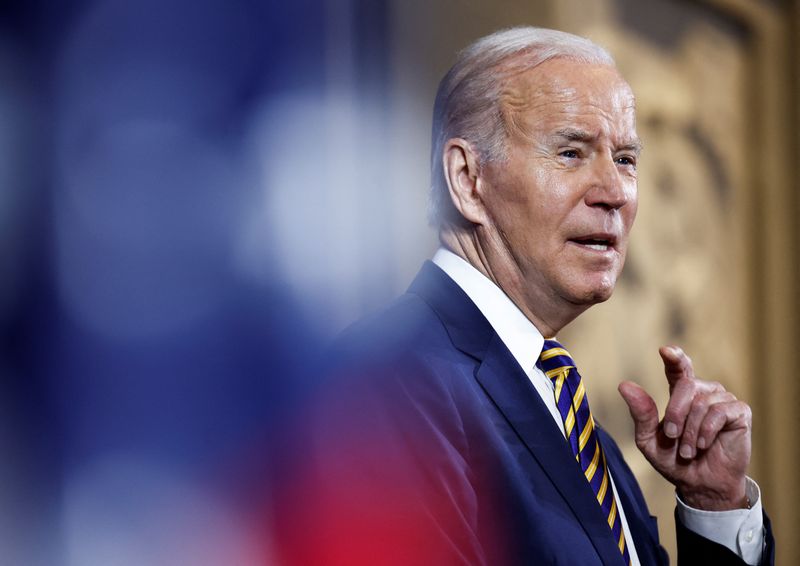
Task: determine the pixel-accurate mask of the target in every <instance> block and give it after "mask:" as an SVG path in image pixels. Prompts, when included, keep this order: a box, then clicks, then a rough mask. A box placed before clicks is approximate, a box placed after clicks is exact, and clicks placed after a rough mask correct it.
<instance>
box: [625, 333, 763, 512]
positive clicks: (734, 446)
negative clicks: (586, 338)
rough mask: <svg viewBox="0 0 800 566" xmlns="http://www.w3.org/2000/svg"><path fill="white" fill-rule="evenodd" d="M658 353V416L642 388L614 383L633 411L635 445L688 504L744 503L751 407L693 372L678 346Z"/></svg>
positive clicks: (725, 507)
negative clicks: (664, 395)
mask: <svg viewBox="0 0 800 566" xmlns="http://www.w3.org/2000/svg"><path fill="white" fill-rule="evenodd" d="M659 353H660V354H661V359H662V360H663V361H664V373H665V375H666V377H667V382H668V383H669V393H670V398H669V402H668V404H667V408H666V410H665V412H664V418H663V420H661V421H659V418H658V408H657V407H656V403H655V401H653V398H652V397H651V396H650V395H649V394H648V393H647V392H646V391H645V390H644V389H642V388H641V387H639V386H638V385H636V384H635V383H632V382H629V381H627V382H623V383H621V384H620V386H619V392H620V394H621V395H622V397H623V399H625V402H626V403H627V404H628V409H629V410H630V413H631V417H633V421H634V426H635V436H636V445H637V446H638V447H639V450H641V452H642V454H644V456H645V458H647V460H648V461H649V462H650V463H651V464H652V465H653V467H654V468H655V469H656V470H657V471H658V472H659V473H660V474H661V475H662V476H664V477H665V478H666V479H667V480H668V481H669V482H671V483H672V484H674V485H675V486H676V487H677V489H678V494H679V495H680V497H681V499H682V500H683V501H684V503H686V504H687V505H689V506H691V507H694V508H696V509H706V510H709V511H724V510H728V509H736V508H741V507H746V506H747V505H748V501H747V498H746V495H745V473H746V471H747V466H748V464H749V463H750V442H751V441H750V436H751V429H752V414H751V411H750V407H749V406H748V405H747V403H744V402H743V401H739V400H738V399H737V398H736V397H735V396H734V395H733V394H732V393H730V392H729V391H726V390H725V388H724V387H723V386H722V385H720V384H719V383H716V382H710V381H703V380H700V379H698V378H697V377H695V375H694V369H693V368H692V361H691V359H690V358H689V356H687V355H686V354H685V353H684V352H683V350H681V349H680V348H678V347H676V346H664V347H662V348H661V349H660V350H659Z"/></svg>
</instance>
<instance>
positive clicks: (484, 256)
mask: <svg viewBox="0 0 800 566" xmlns="http://www.w3.org/2000/svg"><path fill="white" fill-rule="evenodd" d="M482 236H483V235H482V234H481V227H480V226H477V227H470V228H462V227H457V226H446V227H443V228H442V229H441V230H440V231H439V241H440V242H441V243H442V245H443V246H444V247H445V248H447V249H448V250H450V251H451V252H453V253H454V254H456V255H458V256H459V257H461V258H462V259H463V260H465V261H466V262H468V263H469V264H470V265H472V266H473V267H474V268H475V269H477V270H478V271H480V272H481V273H482V274H483V275H484V276H486V277H487V278H488V279H490V280H491V281H492V282H493V283H494V284H495V285H497V286H498V287H499V288H500V289H501V290H502V291H503V292H504V293H505V294H506V295H507V296H508V298H509V299H511V301H512V302H513V303H514V304H515V305H516V306H517V307H518V308H519V309H520V310H521V311H522V313H523V314H524V315H525V316H526V317H527V318H528V320H530V321H531V323H532V324H533V325H534V326H535V327H536V329H537V330H539V332H540V333H541V334H542V336H544V337H545V338H550V337H553V336H555V335H556V334H558V332H559V331H560V330H561V329H562V328H564V327H565V326H566V325H567V324H569V323H570V322H572V321H573V320H574V319H575V318H576V317H577V316H578V315H579V314H581V313H582V312H583V311H584V310H586V309H587V308H588V306H583V305H574V304H571V303H567V302H566V301H563V300H561V299H559V298H558V297H554V296H547V295H546V294H544V293H542V292H541V291H540V290H539V289H536V288H535V286H533V285H529V284H528V283H527V282H526V280H525V277H524V276H523V273H522V270H521V269H520V267H519V265H518V264H517V263H516V261H515V260H514V258H513V256H512V255H511V254H510V253H509V252H508V250H507V248H506V246H505V245H503V243H502V242H493V241H487V240H486V239H485V238H484V237H482Z"/></svg>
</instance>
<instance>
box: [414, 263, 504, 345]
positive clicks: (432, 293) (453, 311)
mask: <svg viewBox="0 0 800 566" xmlns="http://www.w3.org/2000/svg"><path fill="white" fill-rule="evenodd" d="M408 292H409V293H413V294H415V295H419V296H420V297H421V298H422V300H424V301H425V302H426V303H428V305H429V306H430V307H431V308H432V309H433V311H434V312H435V313H436V314H437V316H438V317H439V319H440V320H441V321H442V324H443V325H444V327H445V328H446V329H447V332H448V334H449V336H450V339H451V340H452V341H453V345H455V347H456V348H458V349H459V350H461V351H462V352H464V353H465V354H468V355H470V356H472V357H474V358H476V359H478V360H481V359H483V356H484V354H485V352H486V348H487V346H488V344H489V341H490V340H491V338H492V337H493V336H494V334H495V332H494V330H493V329H492V325H491V324H489V321H488V320H486V317H485V316H483V314H482V313H481V311H480V310H479V309H478V307H476V306H475V303H473V302H472V301H471V300H470V298H469V296H467V294H466V293H465V292H464V290H463V289H461V287H459V286H458V284H457V283H456V282H455V281H453V280H452V279H451V278H450V277H448V276H447V274H446V273H445V272H444V271H442V270H441V269H440V268H439V267H437V266H436V265H434V263H433V262H430V261H426V262H425V263H424V264H423V266H422V269H421V270H420V272H419V274H418V275H417V277H416V279H414V282H413V283H411V286H410V287H409V289H408Z"/></svg>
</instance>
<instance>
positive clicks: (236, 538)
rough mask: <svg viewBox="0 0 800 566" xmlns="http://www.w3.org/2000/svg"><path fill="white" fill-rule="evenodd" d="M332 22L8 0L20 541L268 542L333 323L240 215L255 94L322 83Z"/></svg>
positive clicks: (4, 375) (1, 204) (4, 288)
mask: <svg viewBox="0 0 800 566" xmlns="http://www.w3.org/2000/svg"><path fill="white" fill-rule="evenodd" d="M326 32H327V30H326V22H325V6H324V5H323V2H321V1H302V2H278V1H264V0H261V1H247V0H224V1H223V0H192V1H191V2H189V1H187V0H181V1H173V2H161V1H158V2H157V1H154V0H138V1H136V2H131V1H129V0H97V1H89V0H84V1H79V0H71V1H66V0H64V1H61V2H44V1H41V0H37V1H18V2H10V3H9V2H6V3H5V4H3V5H2V7H0V272H1V273H2V276H0V461H2V462H3V464H2V466H0V509H2V511H1V512H0V563H2V564H48V565H51V564H81V565H93V564H110V563H114V564H169V563H185V564H222V563H224V564H234V563H236V564H250V563H252V564H263V563H270V554H269V548H268V547H269V541H268V540H264V538H267V537H266V535H265V533H266V532H267V530H266V529H264V528H262V527H264V526H265V524H267V523H268V522H269V518H268V517H264V516H263V513H264V509H263V508H262V507H261V506H260V505H259V501H260V498H262V497H264V496H265V494H266V490H267V488H268V485H269V474H270V469H271V467H272V466H271V464H272V463H271V462H270V461H269V458H270V454H271V446H273V445H274V444H275V443H276V441H277V440H278V439H279V438H280V434H281V430H280V426H281V422H282V418H283V417H284V415H286V414H287V413H290V412H291V411H292V408H293V407H294V405H295V403H296V402H297V401H298V399H299V398H301V397H302V395H303V393H304V392H305V391H306V389H307V388H308V387H309V386H310V384H311V382H312V380H313V375H315V372H314V371H313V365H314V363H315V362H314V359H313V356H311V355H310V354H309V352H313V351H315V350H316V345H317V342H318V341H319V335H320V331H319V329H318V328H317V327H316V326H315V325H314V324H312V321H310V320H308V314H306V313H307V312H308V311H307V310H303V309H302V308H301V307H300V305H299V303H300V300H299V297H298V293H297V291H296V289H294V288H292V287H291V286H290V285H289V284H288V283H287V282H286V279H285V278H284V277H283V274H282V273H281V272H280V269H278V268H277V267H276V265H277V263H276V261H275V259H274V257H273V254H275V253H277V252H278V251H279V250H278V248H279V247H280V245H281V242H279V241H269V240H267V241H264V239H263V238H262V239H261V240H260V242H259V245H258V246H256V252H253V249H252V234H251V235H248V234H247V233H246V232H247V230H246V229H245V228H244V227H246V226H247V225H250V224H253V218H256V221H257V219H258V218H260V217H259V216H258V214H256V215H255V216H254V211H257V210H259V207H264V206H265V204H264V203H265V202H266V203H268V202H270V201H269V197H270V194H271V192H272V191H275V190H277V189H276V187H274V186H271V185H270V184H269V182H266V181H265V180H264V179H265V174H264V173H265V172H264V170H263V168H264V160H263V159H262V157H263V155H264V153H266V154H269V153H271V152H273V151H274V152H279V150H280V148H279V147H276V144H279V143H280V139H281V138H282V136H283V134H282V132H280V131H278V132H276V131H274V130H272V129H271V127H270V124H269V123H266V124H265V123H264V122H263V119H262V120H261V121H260V122H259V121H258V120H256V118H258V117H260V116H264V115H265V113H264V108H265V107H269V105H270V103H271V101H273V100H285V99H287V98H289V99H293V98H301V99H304V100H314V99H316V98H318V97H320V96H322V94H323V92H324V87H325V80H326V79H325V69H326V57H328V54H327V53H326ZM266 115H267V116H268V115H269V113H267V114H266ZM254 124H257V125H258V129H254V128H255V126H254ZM287 135H290V133H289V132H287ZM293 135H294V136H295V137H296V136H297V132H295V133H294V134H293ZM265 140H266V141H265ZM270 144H272V145H270ZM266 162H267V163H269V160H268V159H267V160H266ZM266 178H267V179H269V176H268V175H267V176H266ZM280 189H281V190H294V189H296V187H292V186H288V187H287V186H283V187H280ZM297 189H298V190H299V188H297ZM310 206H313V204H310ZM296 213H297V216H296V218H295V217H292V218H291V219H290V222H291V223H293V224H294V223H299V225H300V226H301V227H302V222H303V221H304V216H305V213H304V211H303V210H297V211H296ZM268 217H269V216H268V215H266V216H265V218H268ZM256 223H257V222H256ZM248 246H249V247H248Z"/></svg>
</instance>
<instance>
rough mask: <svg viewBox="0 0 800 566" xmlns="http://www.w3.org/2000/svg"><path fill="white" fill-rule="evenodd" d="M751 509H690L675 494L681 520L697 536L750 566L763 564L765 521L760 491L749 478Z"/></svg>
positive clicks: (746, 490) (748, 495)
mask: <svg viewBox="0 0 800 566" xmlns="http://www.w3.org/2000/svg"><path fill="white" fill-rule="evenodd" d="M745 493H746V494H747V499H748V500H749V501H750V509H732V510H730V511H703V510H701V509H694V508H693V507H689V506H688V505H686V504H685V503H684V502H683V501H681V498H680V497H678V495H677V493H676V494H675V499H676V500H677V502H678V503H677V505H678V506H677V509H678V518H679V519H680V521H681V523H683V525H684V526H685V527H686V528H687V529H689V530H691V531H694V532H695V533H697V534H698V535H700V536H702V537H704V538H707V539H709V540H712V541H714V542H716V543H718V544H721V545H723V546H724V547H726V548H728V549H729V550H730V551H731V552H733V553H734V554H736V555H738V556H739V558H741V559H742V560H744V561H745V562H746V563H747V564H750V565H751V566H756V565H757V564H758V563H759V562H761V553H762V550H763V547H764V517H763V514H762V512H761V490H760V489H759V487H758V484H757V483H756V482H754V481H753V480H752V479H750V478H747V487H746V488H745Z"/></svg>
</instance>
